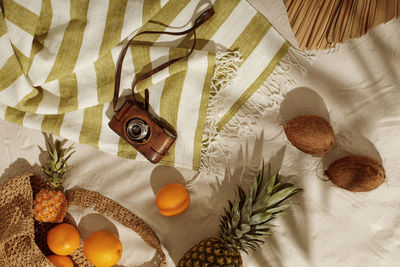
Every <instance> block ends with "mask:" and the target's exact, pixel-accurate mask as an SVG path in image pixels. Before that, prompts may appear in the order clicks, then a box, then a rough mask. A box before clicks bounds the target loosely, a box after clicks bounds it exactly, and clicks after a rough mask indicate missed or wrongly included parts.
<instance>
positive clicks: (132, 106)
mask: <svg viewBox="0 0 400 267" xmlns="http://www.w3.org/2000/svg"><path fill="white" fill-rule="evenodd" d="M132 119H141V120H143V121H145V122H146V123H147V124H148V126H149V129H150V135H149V137H148V138H147V139H146V140H145V141H144V142H136V141H135V140H132V139H131V138H130V137H129V136H128V134H127V129H126V127H127V124H128V122H129V121H130V120H132ZM108 125H109V126H110V128H111V129H112V130H113V131H114V132H116V133H117V134H118V135H119V136H121V137H122V138H123V139H124V140H125V141H127V142H128V143H129V144H131V145H132V146H133V147H134V148H135V149H136V150H137V151H139V152H140V153H141V154H142V155H143V156H144V157H145V158H147V159H148V160H149V161H151V162H152V163H158V162H160V160H161V159H162V158H163V157H164V156H166V155H168V149H169V147H170V146H171V145H172V144H173V143H174V141H175V139H176V136H175V135H174V134H173V133H172V132H171V131H169V130H168V129H167V128H165V127H164V126H163V125H162V124H161V122H160V121H159V120H158V119H157V118H155V117H154V116H153V115H151V114H150V113H149V112H148V111H147V110H145V109H144V108H143V107H142V106H141V104H140V103H138V102H135V101H132V100H130V99H128V100H127V101H125V103H124V104H123V105H122V107H121V108H120V109H119V110H118V111H117V112H116V114H115V115H114V116H113V118H112V119H111V121H110V122H109V123H108Z"/></svg>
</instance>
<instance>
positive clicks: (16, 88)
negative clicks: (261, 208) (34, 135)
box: [0, 0, 291, 170]
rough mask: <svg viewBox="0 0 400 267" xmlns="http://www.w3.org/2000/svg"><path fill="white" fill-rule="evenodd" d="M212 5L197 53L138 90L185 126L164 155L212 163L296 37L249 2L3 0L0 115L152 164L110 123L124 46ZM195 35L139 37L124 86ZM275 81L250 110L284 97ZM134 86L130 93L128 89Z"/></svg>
mask: <svg viewBox="0 0 400 267" xmlns="http://www.w3.org/2000/svg"><path fill="white" fill-rule="evenodd" d="M210 3H211V4H212V5H213V6H214V10H215V15H214V17H213V18H211V19H210V20H209V21H207V22H206V23H204V24H203V25H202V26H201V27H200V28H198V29H197V31H196V33H197V38H198V41H197V44H196V48H195V51H194V53H193V54H192V55H191V56H190V58H189V59H188V60H185V61H181V62H178V63H175V64H173V65H171V66H170V67H169V68H167V69H165V70H164V71H162V72H160V73H158V74H157V75H155V76H153V77H150V78H148V79H147V80H145V81H144V82H142V83H140V84H139V86H138V91H141V90H143V89H145V88H149V91H150V101H149V103H150V107H151V110H152V112H154V113H155V114H157V115H159V116H160V117H161V118H163V119H165V120H166V121H168V123H169V124H171V125H172V126H173V127H175V129H176V131H177V134H178V139H177V140H176V142H175V143H174V145H173V147H171V149H170V151H169V155H168V156H167V157H165V158H164V159H163V160H162V162H161V163H162V164H164V165H169V166H179V167H186V168H191V169H194V170H198V169H205V168H210V167H211V165H214V164H213V161H220V160H221V159H220V158H219V157H220V155H219V154H218V153H215V149H216V147H218V146H219V145H218V138H217V137H218V136H219V135H221V132H223V131H226V130H227V129H228V130H229V131H230V132H231V133H230V134H231V135H232V134H233V135H234V133H236V134H237V132H238V131H239V130H240V125H239V126H238V125H236V126H235V125H233V126H232V125H231V126H229V125H228V124H229V123H231V122H232V121H233V120H232V119H233V118H234V117H235V116H237V113H238V111H240V110H241V109H243V108H244V106H245V105H244V104H245V103H247V102H248V99H249V98H251V97H252V96H253V94H254V93H255V92H256V91H257V90H259V88H260V87H262V86H263V84H264V85H265V81H266V79H267V78H268V77H269V76H270V75H271V73H273V72H276V71H277V70H276V67H277V66H279V64H280V62H281V60H282V58H284V57H288V54H290V53H288V51H289V50H290V49H291V48H290V47H289V46H290V45H289V44H288V42H287V41H285V40H284V39H283V38H282V37H281V36H280V35H279V34H278V33H277V32H276V31H275V30H274V29H273V28H272V27H271V24H270V23H269V22H268V21H267V20H266V18H265V17H263V16H262V15H261V14H260V13H258V12H257V11H256V10H255V9H254V8H253V7H251V6H250V5H249V4H248V3H247V2H246V1H244V0H229V1H227V0H213V1H211V2H209V1H200V0H196V1H189V0H96V1H89V0H71V1H63V0H54V1H51V0H14V1H13V0H3V1H2V5H1V9H2V10H1V13H0V49H1V54H0V68H1V69H0V118H2V119H5V120H7V121H10V122H12V123H16V124H18V125H21V126H24V127H29V128H35V129H40V130H42V131H44V132H48V133H52V134H55V135H58V136H61V137H65V138H68V139H71V140H73V141H76V142H80V143H84V144H88V145H91V146H93V147H95V148H98V149H99V150H102V151H105V152H108V153H111V154H114V155H118V156H122V157H126V158H131V159H141V160H144V157H143V156H141V155H140V154H138V153H137V151H136V150H135V149H133V148H132V147H131V146H130V145H128V144H127V143H126V142H125V141H124V140H122V139H120V138H119V136H117V135H116V134H115V133H114V132H113V131H112V130H111V129H110V128H109V127H108V122H109V120H110V118H111V117H112V115H113V110H112V105H110V102H111V101H112V97H113V93H114V90H113V89H114V88H113V85H114V79H115V68H116V62H117V59H118V56H119V53H120V51H121V48H122V47H123V45H124V43H126V40H127V39H128V37H129V36H132V34H134V33H136V32H138V31H141V30H166V29H167V25H168V30H169V31H173V30H174V29H176V30H177V31H181V30H182V29H185V28H189V27H191V25H192V22H193V20H194V18H196V16H197V15H198V14H200V13H201V11H203V10H204V9H205V8H207V7H208V5H209V4H210ZM192 41H193V40H192V36H189V37H171V36H165V35H146V36H140V37H139V38H138V41H136V42H134V44H133V45H131V47H130V53H129V52H128V53H127V56H126V58H125V61H124V67H123V70H122V78H121V89H123V88H130V84H131V82H132V80H133V79H134V76H135V74H140V73H144V72H147V71H148V70H150V69H152V68H155V67H157V66H159V65H160V64H162V63H164V62H166V61H168V60H169V59H172V58H176V57H178V56H181V55H184V54H186V53H187V51H188V48H190V47H191V45H192ZM280 70H281V71H282V68H281V69H280ZM278 74H279V71H278ZM274 88H275V89H276V86H275V87H274ZM267 89H268V90H269V92H267V94H266V97H265V98H264V99H259V100H258V102H259V103H258V104H259V105H253V106H254V108H255V109H254V110H250V112H248V113H250V114H253V113H254V114H256V113H257V112H260V107H261V109H263V107H266V106H268V107H270V106H273V105H274V104H276V103H278V102H277V101H278V100H276V99H275V98H276V97H277V96H278V98H279V95H280V94H281V92H279V89H278V92H275V93H274V92H273V91H271V88H267ZM129 94H130V91H129V90H122V92H121V95H120V97H121V98H123V97H124V96H126V95H129ZM120 102H122V100H120ZM254 114H253V115H254ZM219 148H221V147H219ZM225 149H226V148H225Z"/></svg>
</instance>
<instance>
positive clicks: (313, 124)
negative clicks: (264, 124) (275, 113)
mask: <svg viewBox="0 0 400 267" xmlns="http://www.w3.org/2000/svg"><path fill="white" fill-rule="evenodd" d="M284 130H285V133H286V136H287V138H288V139H289V141H290V143H292V144H293V145H294V146H295V147H297V148H298V149H299V150H301V151H303V152H304V153H307V154H311V155H322V154H324V153H326V152H328V151H329V150H331V149H332V147H333V145H334V144H335V133H334V132H333V129H332V127H331V125H330V124H329V122H327V121H326V120H325V119H324V118H322V117H319V116H315V115H301V116H298V117H295V118H293V119H291V120H290V121H288V122H287V123H286V124H285V126H284Z"/></svg>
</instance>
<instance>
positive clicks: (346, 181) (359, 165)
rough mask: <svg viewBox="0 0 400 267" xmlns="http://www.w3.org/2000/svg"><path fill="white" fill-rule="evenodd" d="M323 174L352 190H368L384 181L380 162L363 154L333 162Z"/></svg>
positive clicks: (333, 181)
mask: <svg viewBox="0 0 400 267" xmlns="http://www.w3.org/2000/svg"><path fill="white" fill-rule="evenodd" d="M325 174H326V175H327V176H328V177H329V179H330V180H331V181H332V183H334V184H335V185H337V186H339V187H341V188H344V189H346V190H349V191H352V192H365V191H370V190H373V189H375V188H377V187H378V186H380V185H381V184H382V183H383V182H384V181H385V177H386V175H385V170H384V169H383V166H382V164H380V163H379V162H377V161H376V160H373V159H371V158H368V157H364V156H348V157H344V158H341V159H338V160H336V161H335V162H333V163H332V164H331V165H330V166H329V168H328V169H327V170H326V171H325Z"/></svg>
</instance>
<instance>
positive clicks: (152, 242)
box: [65, 189, 167, 266]
mask: <svg viewBox="0 0 400 267" xmlns="http://www.w3.org/2000/svg"><path fill="white" fill-rule="evenodd" d="M65 195H66V197H67V202H68V206H78V207H82V208H90V209H93V210H95V211H97V212H99V213H101V214H103V215H105V216H108V217H110V218H112V219H114V220H116V221H118V222H119V223H121V224H122V225H124V226H126V227H128V228H130V229H132V230H133V231H135V232H136V233H137V234H138V235H139V236H140V237H142V238H143V240H144V241H145V242H146V243H147V244H148V245H149V246H150V247H152V248H154V249H155V250H156V251H157V252H158V254H159V256H160V257H161V263H160V266H167V259H166V256H165V254H164V252H163V251H162V248H161V244H160V240H159V239H158V237H157V235H156V233H155V232H154V231H153V230H152V229H151V228H150V226H148V225H147V223H146V222H145V221H144V220H143V219H142V218H140V217H139V216H137V215H136V214H134V213H133V212H131V211H130V210H128V209H127V208H125V207H123V206H122V205H120V204H119V203H117V202H116V201H114V200H112V199H110V198H108V197H105V196H103V195H102V194H100V193H98V192H94V191H90V190H86V189H77V190H67V191H66V192H65Z"/></svg>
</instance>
